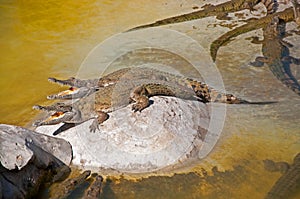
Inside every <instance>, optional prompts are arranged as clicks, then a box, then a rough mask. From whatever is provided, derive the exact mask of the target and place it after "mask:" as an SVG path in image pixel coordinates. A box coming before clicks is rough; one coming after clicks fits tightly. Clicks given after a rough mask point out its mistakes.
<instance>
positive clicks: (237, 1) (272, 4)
mask: <svg viewBox="0 0 300 199" xmlns="http://www.w3.org/2000/svg"><path fill="white" fill-rule="evenodd" d="M260 2H262V3H263V4H264V5H265V7H266V9H267V13H268V14H271V13H273V12H275V11H276V10H277V7H278V3H277V1H276V0H232V1H227V2H224V3H221V4H218V5H211V4H209V5H205V6H203V8H204V9H203V10H199V11H195V12H191V13H187V14H183V15H179V16H175V17H170V18H167V19H162V20H159V21H156V22H154V23H151V24H146V25H142V26H138V27H135V28H132V29H130V30H128V31H133V30H138V29H143V28H150V27H156V26H162V25H168V24H174V23H180V22H185V21H192V20H195V19H201V18H204V17H210V16H224V15H225V14H227V13H228V12H236V11H240V10H244V9H250V10H253V7H254V6H255V5H256V4H258V3H260Z"/></svg>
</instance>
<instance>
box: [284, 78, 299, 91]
mask: <svg viewBox="0 0 300 199" xmlns="http://www.w3.org/2000/svg"><path fill="white" fill-rule="evenodd" d="M281 82H282V83H283V84H284V85H286V86H287V87H288V88H289V89H291V90H292V91H294V92H295V93H296V94H297V95H300V85H299V84H298V82H296V80H295V81H293V80H292V79H290V78H288V79H285V80H281Z"/></svg>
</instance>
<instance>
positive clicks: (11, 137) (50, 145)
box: [0, 124, 72, 170]
mask: <svg viewBox="0 0 300 199" xmlns="http://www.w3.org/2000/svg"><path fill="white" fill-rule="evenodd" d="M26 141H27V142H32V143H34V145H36V146H38V147H39V148H41V149H42V150H44V151H45V152H48V153H50V154H53V155H54V156H55V157H56V158H58V159H59V160H60V161H62V162H63V163H65V164H66V165H69V163H70V162H71V160H72V148H71V145H70V144H69V143H68V142H66V141H65V140H63V139H59V138H53V137H50V136H46V135H42V134H40V133H36V132H33V131H31V130H28V129H25V128H22V127H18V126H13V125H7V124H0V143H1V145H0V162H1V164H2V165H3V167H5V168H6V169H9V170H12V169H15V168H18V169H19V170H20V169H22V168H23V167H24V166H26V164H27V163H28V162H29V161H30V159H31V158H32V157H33V154H34V151H33V150H32V149H30V148H29V147H28V146H26Z"/></svg>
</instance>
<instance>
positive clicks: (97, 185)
mask: <svg viewBox="0 0 300 199" xmlns="http://www.w3.org/2000/svg"><path fill="white" fill-rule="evenodd" d="M102 182H103V177H102V176H100V175H97V176H96V177H95V180H94V182H93V183H92V184H91V185H90V187H89V188H88V189H87V190H86V191H85V193H84V196H83V198H84V199H96V198H100V194H101V190H102Z"/></svg>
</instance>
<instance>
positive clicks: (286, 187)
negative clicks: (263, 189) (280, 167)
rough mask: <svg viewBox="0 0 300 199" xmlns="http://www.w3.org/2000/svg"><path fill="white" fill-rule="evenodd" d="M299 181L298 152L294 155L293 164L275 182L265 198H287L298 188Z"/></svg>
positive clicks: (299, 156)
mask: <svg viewBox="0 0 300 199" xmlns="http://www.w3.org/2000/svg"><path fill="white" fill-rule="evenodd" d="M299 183H300V153H298V154H297V155H296V156H295V157H294V162H293V164H291V165H290V167H289V169H287V171H286V172H285V173H284V174H283V175H282V176H281V177H280V178H279V179H278V180H277V181H276V182H275V184H274V185H273V186H272V188H271V190H270V191H269V192H268V193H267V195H266V197H265V199H280V198H287V197H288V196H290V195H291V194H293V193H294V192H295V190H297V188H299Z"/></svg>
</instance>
